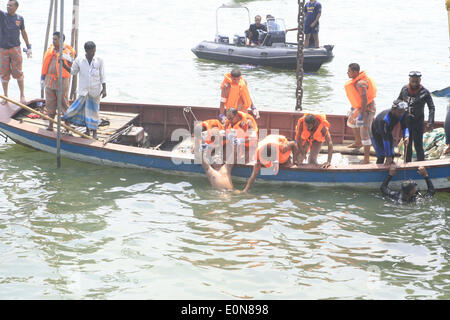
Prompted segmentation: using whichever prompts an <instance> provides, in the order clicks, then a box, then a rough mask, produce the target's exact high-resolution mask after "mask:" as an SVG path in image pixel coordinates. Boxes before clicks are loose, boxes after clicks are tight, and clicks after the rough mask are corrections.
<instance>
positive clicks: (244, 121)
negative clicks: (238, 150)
mask: <svg viewBox="0 0 450 320" xmlns="http://www.w3.org/2000/svg"><path fill="white" fill-rule="evenodd" d="M238 117H239V118H240V119H239V120H238V121H237V122H236V123H235V124H234V125H233V124H232V123H231V122H230V121H229V120H228V119H227V121H226V122H225V130H227V132H229V131H230V130H231V129H235V130H236V138H245V139H248V138H249V135H248V130H249V127H250V126H249V123H251V124H252V126H253V130H254V132H255V133H256V136H258V125H257V124H256V120H255V118H253V116H252V115H251V114H248V113H245V112H242V111H238ZM245 146H246V147H248V146H249V142H248V141H246V142H245Z"/></svg>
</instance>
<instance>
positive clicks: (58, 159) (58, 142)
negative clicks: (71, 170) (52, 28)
mask: <svg viewBox="0 0 450 320" xmlns="http://www.w3.org/2000/svg"><path fill="white" fill-rule="evenodd" d="M56 2H58V0H56ZM60 19H61V20H60V29H61V31H60V32H61V35H60V42H59V76H58V125H57V138H56V164H57V167H58V168H61V107H62V99H63V78H62V72H63V66H62V64H63V63H64V61H63V58H62V53H63V48H64V0H61V18H60Z"/></svg>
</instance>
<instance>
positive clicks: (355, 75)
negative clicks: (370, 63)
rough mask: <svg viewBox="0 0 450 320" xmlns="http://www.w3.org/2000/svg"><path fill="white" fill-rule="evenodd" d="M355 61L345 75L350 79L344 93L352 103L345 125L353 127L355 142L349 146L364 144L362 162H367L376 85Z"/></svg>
mask: <svg viewBox="0 0 450 320" xmlns="http://www.w3.org/2000/svg"><path fill="white" fill-rule="evenodd" d="M359 70H360V67H359V64H357V63H351V64H350V65H349V66H348V71H347V75H348V77H349V78H351V80H349V81H348V82H347V83H346V84H345V93H346V94H347V97H348V100H349V101H350V103H351V105H352V109H351V111H350V114H349V117H348V120H347V126H349V127H350V128H352V129H353V134H354V135H355V142H354V143H352V144H351V145H349V146H348V147H349V148H361V147H362V146H364V160H363V161H362V162H361V163H362V164H367V163H369V156H370V145H371V139H370V130H371V129H370V128H371V126H372V122H373V118H374V116H375V111H376V109H375V96H376V94H377V87H376V86H375V82H374V81H373V80H372V79H371V78H369V77H368V76H367V75H366V72H365V71H361V72H360V71H359Z"/></svg>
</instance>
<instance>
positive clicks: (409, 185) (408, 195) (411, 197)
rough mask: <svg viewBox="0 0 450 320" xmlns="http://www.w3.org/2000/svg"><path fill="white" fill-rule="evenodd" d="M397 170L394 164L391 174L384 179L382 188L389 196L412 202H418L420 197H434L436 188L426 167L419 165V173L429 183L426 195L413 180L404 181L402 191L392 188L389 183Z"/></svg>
mask: <svg viewBox="0 0 450 320" xmlns="http://www.w3.org/2000/svg"><path fill="white" fill-rule="evenodd" d="M396 170H397V167H396V166H395V165H394V164H392V165H391V167H390V168H389V174H388V176H387V177H386V179H384V181H383V184H382V185H381V187H380V189H381V192H382V193H383V195H385V196H388V197H389V198H391V199H393V200H395V201H398V202H404V203H412V202H416V201H417V199H418V198H431V197H433V195H434V193H435V190H434V186H433V183H432V182H431V179H430V177H429V176H428V173H427V170H426V169H425V167H419V168H418V171H417V172H418V173H419V174H420V175H421V176H423V177H424V178H425V181H426V183H427V187H428V190H427V193H426V194H425V195H421V194H420V193H419V191H418V190H417V183H416V182H415V181H413V180H408V181H406V182H403V183H402V190H401V191H394V190H391V189H390V188H389V187H388V185H389V182H390V181H391V179H392V177H393V176H394V175H395V172H396Z"/></svg>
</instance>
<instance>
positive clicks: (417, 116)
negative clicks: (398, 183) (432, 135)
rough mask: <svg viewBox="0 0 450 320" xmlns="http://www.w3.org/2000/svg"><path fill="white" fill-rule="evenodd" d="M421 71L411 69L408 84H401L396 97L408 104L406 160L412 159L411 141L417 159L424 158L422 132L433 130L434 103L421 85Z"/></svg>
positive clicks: (422, 159)
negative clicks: (425, 110) (426, 114)
mask: <svg viewBox="0 0 450 320" xmlns="http://www.w3.org/2000/svg"><path fill="white" fill-rule="evenodd" d="M421 78H422V73H420V72H419V71H411V72H410V73H409V84H407V85H405V86H403V88H402V90H401V91H400V94H399V95H398V99H401V100H403V101H406V103H407V104H408V129H409V134H410V137H411V139H410V140H411V141H410V143H408V146H407V148H406V162H410V161H411V159H412V143H414V148H415V149H416V154H417V161H424V160H425V152H424V150H423V132H424V130H427V131H430V130H433V125H434V110H435V107H434V103H433V98H431V94H430V92H429V91H428V90H427V89H426V88H425V87H423V86H422V85H421V84H420V82H421ZM425 103H426V104H427V105H428V110H429V113H428V125H427V127H426V128H425V116H424V109H425Z"/></svg>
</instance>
